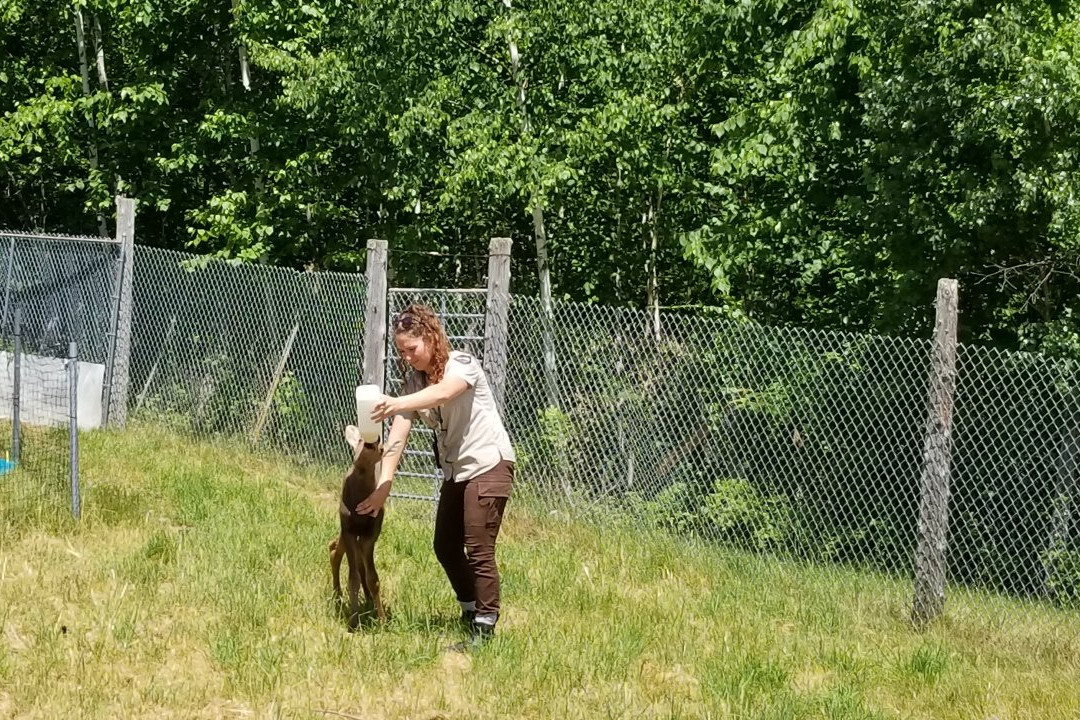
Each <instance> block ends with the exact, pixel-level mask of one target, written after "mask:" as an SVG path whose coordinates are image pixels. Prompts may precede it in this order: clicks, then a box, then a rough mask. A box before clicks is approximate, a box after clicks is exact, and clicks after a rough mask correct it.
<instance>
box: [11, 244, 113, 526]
mask: <svg viewBox="0 0 1080 720" xmlns="http://www.w3.org/2000/svg"><path fill="white" fill-rule="evenodd" d="M118 256H119V251H118V248H117V246H116V244H115V243H113V242H111V241H108V240H102V239H100V238H90V237H74V236H64V235H32V234H25V233H15V232H7V231H0V272H2V273H3V278H4V285H3V288H4V289H3V301H2V309H0V418H2V419H0V455H2V457H0V507H3V509H4V514H5V516H6V520H7V521H8V522H12V523H23V522H27V521H36V520H37V519H48V518H57V517H61V516H62V515H63V512H62V511H63V510H67V509H70V512H71V513H73V514H75V515H78V514H79V479H78V437H77V433H76V432H73V426H76V425H78V426H83V427H89V426H93V425H95V424H96V423H97V422H98V421H99V420H100V415H101V404H102V396H101V391H102V384H103V381H104V374H105V373H104V369H105V364H106V361H107V356H108V352H109V339H110V336H111V328H110V321H109V309H110V307H111V306H112V305H113V302H112V299H113V298H114V290H115V272H116V264H117V260H118ZM80 400H81V402H80Z"/></svg>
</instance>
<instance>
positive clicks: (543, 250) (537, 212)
mask: <svg viewBox="0 0 1080 720" xmlns="http://www.w3.org/2000/svg"><path fill="white" fill-rule="evenodd" d="M503 4H504V5H506V9H507V11H508V12H509V11H511V10H512V9H513V8H512V0H503ZM506 42H507V44H508V45H509V46H510V74H511V76H512V77H513V79H514V84H515V85H516V87H517V106H518V110H519V111H520V112H521V134H522V136H527V135H528V134H529V130H530V125H529V111H528V107H527V106H526V103H525V79H524V78H523V77H522V76H521V57H520V56H519V55H518V49H517V43H516V42H515V41H514V37H513V35H512V33H511V31H510V30H507V33H506ZM534 162H535V161H534ZM533 172H534V175H535V166H534V171H533ZM535 179H536V178H535V177H534V178H533V180H534V181H535ZM530 204H531V205H532V208H533V211H532V214H533V234H534V236H535V238H536V270H537V274H538V276H539V281H540V310H541V319H540V322H541V336H542V338H543V345H544V379H545V381H546V384H547V393H548V404H549V405H550V406H552V407H558V406H559V386H558V376H557V372H556V364H555V339H554V325H555V317H554V312H553V310H552V306H551V269H550V265H549V263H548V245H547V230H546V228H545V227H544V203H543V201H542V200H541V199H540V198H539V197H538V196H537V194H536V191H535V190H534V191H533V194H532V197H531V198H530Z"/></svg>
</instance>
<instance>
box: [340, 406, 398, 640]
mask: <svg viewBox="0 0 1080 720" xmlns="http://www.w3.org/2000/svg"><path fill="white" fill-rule="evenodd" d="M345 440H346V441H347V442H348V443H349V445H350V446H351V447H352V449H353V464H352V467H351V468H349V472H348V474H347V475H345V480H344V481H343V482H342V484H341V504H340V505H339V506H338V515H339V517H340V519H341V534H340V535H338V536H337V537H336V538H334V539H333V540H331V541H330V573H331V575H332V577H333V580H334V596H335V597H336V598H338V599H340V598H341V578H340V571H341V558H342V557H343V556H344V557H347V558H348V560H349V627H350V628H353V629H355V628H356V627H357V626H358V625H359V624H360V599H359V593H360V587H361V585H362V586H363V588H364V597H365V598H367V601H368V602H370V603H371V604H372V605H373V606H374V608H375V615H376V616H378V618H379V620H380V621H384V620H386V613H385V612H384V610H383V605H382V599H381V598H380V596H379V574H378V572H376V570H375V541H376V540H378V539H379V533H380V532H381V531H382V523H383V512H382V510H380V511H379V512H378V513H377V514H375V515H360V514H357V513H356V511H355V510H354V508H356V506H357V505H358V504H359V503H361V502H362V501H363V500H365V499H366V498H367V497H368V495H370V494H371V493H372V491H373V490H374V489H375V481H376V479H377V475H376V471H377V469H378V467H379V462H380V461H381V460H382V443H378V442H375V443H366V442H364V441H363V440H362V439H361V438H360V430H359V429H358V428H357V427H356V426H354V425H349V426H348V427H346V428H345Z"/></svg>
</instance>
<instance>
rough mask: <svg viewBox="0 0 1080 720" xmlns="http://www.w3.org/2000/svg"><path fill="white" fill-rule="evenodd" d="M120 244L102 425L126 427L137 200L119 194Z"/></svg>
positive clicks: (117, 227) (117, 212)
mask: <svg viewBox="0 0 1080 720" xmlns="http://www.w3.org/2000/svg"><path fill="white" fill-rule="evenodd" d="M116 243H117V246H118V247H119V250H120V257H119V259H118V261H117V271H116V286H115V290H116V297H115V298H114V299H113V307H112V318H110V319H111V321H112V322H111V327H110V335H111V337H110V342H109V357H108V360H107V362H106V364H105V385H104V388H103V393H102V394H103V395H104V396H105V397H104V398H103V400H104V402H103V403H102V418H101V425H102V427H107V426H108V425H110V424H112V425H115V426H117V427H123V426H124V423H125V422H126V421H127V398H128V376H129V368H130V360H131V319H132V310H133V308H132V299H131V293H132V272H133V270H134V267H135V201H134V200H133V199H131V198H126V197H123V196H119V195H118V196H117V197H116Z"/></svg>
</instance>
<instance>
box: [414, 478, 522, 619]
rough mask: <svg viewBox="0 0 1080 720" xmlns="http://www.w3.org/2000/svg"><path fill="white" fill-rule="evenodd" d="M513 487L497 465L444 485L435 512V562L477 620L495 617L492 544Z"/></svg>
mask: <svg viewBox="0 0 1080 720" xmlns="http://www.w3.org/2000/svg"><path fill="white" fill-rule="evenodd" d="M513 482H514V464H513V463H512V462H510V461H508V460H503V461H502V462H500V463H499V464H498V465H496V466H495V467H493V468H492V469H491V470H488V471H487V472H485V473H481V474H480V475H477V476H476V477H474V478H470V479H469V480H465V481H463V482H454V481H453V480H447V481H446V482H444V483H443V485H442V489H441V490H440V492H439V507H438V509H437V510H436V512H435V543H434V545H435V557H436V558H438V560H439V563H440V564H441V565H442V566H443V570H445V571H446V577H447V578H448V579H449V580H450V585H451V586H452V587H453V588H454V592H455V593H456V594H457V599H458V600H459V601H461V602H470V601H474V600H475V601H476V612H477V614H488V613H496V614H497V613H498V612H499V568H498V565H497V564H496V563H495V539H496V538H497V537H498V536H499V527H500V526H501V525H502V518H503V511H504V510H505V509H506V502H507V500H508V499H509V498H510V491H511V488H512V486H513Z"/></svg>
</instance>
